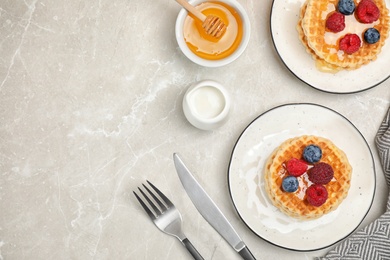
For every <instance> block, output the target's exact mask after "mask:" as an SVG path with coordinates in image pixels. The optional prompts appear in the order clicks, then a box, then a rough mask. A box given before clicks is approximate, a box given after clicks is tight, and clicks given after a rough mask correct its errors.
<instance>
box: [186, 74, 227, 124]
mask: <svg viewBox="0 0 390 260" xmlns="http://www.w3.org/2000/svg"><path fill="white" fill-rule="evenodd" d="M229 110H230V97H229V94H228V92H227V91H226V89H225V88H224V87H223V86H222V85H221V84H220V83H218V82H216V81H212V80H204V81H200V82H197V83H195V84H193V85H192V86H191V87H189V88H188V90H187V92H186V93H185V95H184V98H183V111H184V115H185V116H186V118H187V120H188V121H189V122H190V123H191V124H192V125H193V126H195V127H197V128H199V129H202V130H213V129H216V128H218V127H220V126H222V125H223V124H224V123H225V122H226V121H227V119H228V115H229Z"/></svg>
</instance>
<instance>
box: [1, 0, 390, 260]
mask: <svg viewBox="0 0 390 260" xmlns="http://www.w3.org/2000/svg"><path fill="white" fill-rule="evenodd" d="M239 2H240V3H241V4H242V5H243V6H244V8H245V9H246V10H247V12H248V15H249V16H250V19H251V23H252V35H251V40H250V42H249V45H248V47H247V49H246V51H245V52H244V54H243V55H242V56H241V57H240V58H239V59H238V60H236V61H235V62H233V63H231V64H230V65H227V66H225V67H222V68H213V69H207V68H203V67H200V66H198V65H196V64H194V63H192V62H191V61H189V60H188V59H187V58H186V57H185V56H184V55H183V54H182V53H181V51H180V50H179V48H178V46H177V43H176V40H175V37H174V24H175V19H176V16H177V13H178V12H179V10H180V6H179V5H178V4H177V3H176V2H175V1H173V0H154V1H151V0H146V1H145V0H114V1H108V0H99V1H85V0H78V1H75V0H68V1H56V0H55V1H47V0H39V1H38V0H24V1H21V0H2V1H0V25H1V26H0V35H1V42H0V54H1V55H0V57H1V58H0V259H137V260H138V259H148V260H149V259H191V257H190V256H189V254H188V253H187V251H186V250H185V248H184V247H182V246H181V245H180V243H179V242H178V241H177V240H176V239H174V238H173V237H169V236H167V235H165V234H163V233H162V232H160V231H159V230H158V229H157V228H156V227H155V226H154V225H153V224H152V222H151V221H150V220H149V219H148V218H147V216H146V214H145V213H144V212H143V210H142V209H141V207H140V206H139V205H138V203H137V201H136V200H135V198H134V196H133V194H132V191H133V190H135V189H136V187H137V186H138V185H140V184H141V183H142V182H144V181H145V180H146V179H148V180H150V181H152V182H153V183H154V184H156V185H157V186H158V187H159V188H160V189H161V190H162V191H164V192H165V193H167V195H168V196H169V197H170V198H171V199H172V200H173V202H174V203H175V204H176V206H177V207H178V208H179V209H180V211H181V213H182V215H183V219H184V223H183V228H184V230H185V232H186V234H187V235H188V237H189V238H190V240H191V241H192V242H193V243H194V245H195V246H196V247H197V249H198V250H199V252H201V253H202V255H203V256H204V257H205V259H240V257H239V256H238V255H237V254H236V253H235V252H234V251H233V250H232V249H231V248H230V247H229V246H228V244H227V243H226V242H225V241H224V240H223V239H222V238H221V237H220V235H219V234H218V233H216V232H215V230H214V229H213V228H212V227H211V226H210V225H209V224H208V223H207V222H206V221H205V220H204V219H203V218H202V217H201V215H200V214H199V213H198V212H197V210H196V209H195V207H194V206H193V204H192V203H191V201H190V199H189V198H188V196H187V195H186V194H185V191H184V190H183V188H182V186H181V183H180V181H179V179H178V177H177V175H176V172H175V169H174V166H173V162H172V153H173V152H180V153H181V154H182V155H183V156H185V157H186V158H188V159H187V163H188V165H189V167H190V168H192V169H196V173H197V176H198V177H199V178H200V179H201V181H202V183H205V187H204V188H205V189H206V190H207V191H208V192H209V193H210V196H211V197H212V198H213V199H214V200H215V202H216V203H217V204H218V206H219V207H220V208H221V210H222V211H223V212H224V213H225V214H226V216H227V218H228V219H229V220H230V222H231V223H232V225H233V226H234V227H235V228H236V229H237V232H238V233H239V234H240V236H241V237H242V238H243V240H244V241H245V242H246V243H247V244H248V246H249V248H250V249H251V250H252V252H253V254H254V255H255V256H256V257H257V258H258V259H270V258H271V257H272V258H275V259H276V258H277V259H284V258H285V257H287V256H288V257H289V259H312V258H313V257H315V256H320V255H323V254H324V253H325V252H326V251H327V250H329V249H325V250H321V251H314V252H306V253H302V252H294V251H289V250H285V249H281V248H278V247H276V246H274V245H271V244H269V243H268V242H266V241H264V240H262V239H261V238H259V237H258V236H256V235H255V234H254V233H252V232H251V231H250V230H249V229H248V228H247V227H246V226H245V224H244V223H243V222H242V221H241V220H240V218H239V217H238V215H237V214H236V212H235V209H234V207H233V205H232V202H231V200H230V196H229V191H228V184H227V169H228V163H229V159H230V154H231V151H232V149H233V146H234V144H235V142H236V140H237V138H238V137H239V135H240V133H241V132H242V131H243V129H244V128H245V127H246V126H247V125H248V124H249V123H250V122H251V121H252V120H253V119H254V118H255V117H257V116H258V115H259V114H261V113H263V112H265V111H266V110H268V109H270V108H272V107H275V106H278V105H281V104H285V103H291V102H310V103H318V104H320V105H323V106H327V107H329V108H332V109H334V110H336V111H338V112H340V113H341V114H343V115H344V116H345V117H347V118H348V119H349V120H350V121H351V122H352V123H353V124H355V126H356V127H357V128H358V129H359V130H360V131H361V132H362V134H363V135H364V137H365V138H366V139H367V141H368V143H369V145H370V147H371V149H372V151H373V155H374V159H375V164H376V168H377V172H376V174H377V192H376V194H375V197H374V203H373V206H372V208H371V210H370V212H369V214H368V215H367V217H366V219H365V220H364V221H363V223H362V224H361V226H364V225H366V224H367V223H369V222H371V221H372V220H374V219H375V218H377V217H378V216H379V215H381V214H382V213H383V212H384V210H385V204H386V203H385V200H386V194H387V187H386V186H385V183H384V177H383V172H382V170H381V168H380V165H379V161H378V156H377V153H376V149H375V147H374V142H373V139H374V136H375V133H376V131H377V128H378V126H379V124H380V122H381V120H382V118H383V116H384V114H385V112H386V111H387V108H388V107H389V104H390V103H389V100H390V92H389V89H390V80H387V81H385V82H383V83H382V84H380V85H379V86H377V87H375V88H373V89H370V90H367V91H364V92H361V93H355V94H347V95H340V94H329V93H325V92H321V91H318V90H316V89H313V88H311V87H309V86H308V85H306V84H304V83H303V82H302V81H300V80H299V79H297V78H296V77H294V76H293V75H292V74H291V73H290V72H289V71H288V70H287V69H286V68H285V66H284V65H283V63H282V61H281V60H280V58H279V56H278V55H277V53H276V51H275V49H274V47H273V44H272V40H271V37H270V31H269V13H270V8H271V0H267V1H255V0H239ZM387 44H389V43H387ZM203 79H212V80H218V81H219V82H221V83H222V84H223V85H224V86H225V87H226V88H227V90H228V91H229V93H230V94H231V97H232V110H231V114H230V118H229V121H228V122H227V123H226V124H225V125H224V126H223V127H221V128H219V129H217V130H215V131H201V130H198V129H196V128H194V127H193V126H192V125H190V124H189V123H188V122H187V120H186V119H185V117H184V114H183V111H182V106H181V104H182V98H183V95H184V93H185V91H186V89H187V88H188V87H189V86H190V85H191V84H192V83H193V82H195V81H198V80H203Z"/></svg>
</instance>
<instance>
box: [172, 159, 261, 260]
mask: <svg viewBox="0 0 390 260" xmlns="http://www.w3.org/2000/svg"><path fill="white" fill-rule="evenodd" d="M173 161H174V163H175V168H176V171H177V174H178V175H179V178H180V181H181V183H182V184H183V187H184V189H185V190H186V192H187V194H188V196H189V197H190V199H191V200H192V203H194V205H195V207H196V208H197V210H198V211H199V213H200V214H201V215H202V216H203V218H204V219H206V220H207V222H209V223H210V225H211V226H212V227H213V228H214V229H215V230H216V231H217V232H218V233H219V234H220V235H221V236H222V237H223V238H224V239H225V240H226V242H228V243H229V244H230V246H231V247H233V249H234V250H236V252H237V253H238V254H240V256H241V257H242V258H243V259H245V260H255V257H254V256H253V255H252V253H251V251H249V249H248V247H247V246H246V245H245V243H244V241H242V239H241V238H240V237H239V236H238V234H237V232H236V231H235V230H234V228H233V227H232V225H231V224H230V223H229V221H228V220H227V219H226V217H225V216H224V215H223V213H222V212H221V210H220V209H219V208H218V207H217V205H216V204H215V203H214V201H213V200H212V199H211V198H210V197H209V195H208V194H207V193H206V191H205V190H204V189H203V188H202V186H200V184H199V183H198V182H197V180H196V179H195V178H194V176H193V175H192V174H191V172H190V171H189V170H188V168H187V167H186V166H185V164H184V163H183V161H182V160H181V159H180V157H179V155H178V154H177V153H174V154H173Z"/></svg>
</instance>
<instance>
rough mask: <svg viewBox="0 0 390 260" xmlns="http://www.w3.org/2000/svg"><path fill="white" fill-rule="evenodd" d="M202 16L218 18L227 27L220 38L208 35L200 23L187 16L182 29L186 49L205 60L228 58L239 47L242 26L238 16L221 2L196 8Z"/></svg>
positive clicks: (206, 3)
mask: <svg viewBox="0 0 390 260" xmlns="http://www.w3.org/2000/svg"><path fill="white" fill-rule="evenodd" d="M196 8H197V9H198V10H199V11H201V12H202V13H203V14H204V15H206V16H208V15H214V16H217V17H219V18H220V19H221V20H222V21H223V22H224V24H225V25H226V26H227V29H226V32H225V33H224V34H223V35H222V37H220V38H216V37H213V36H211V35H208V34H207V33H206V31H205V30H204V28H203V27H202V22H201V21H199V20H198V19H197V18H195V17H193V16H192V15H191V14H189V15H188V16H187V17H186V19H185V21H184V27H183V33H184V40H185V42H186V44H187V46H188V48H189V49H190V50H191V51H192V52H193V53H194V54H196V55H197V56H199V57H201V58H204V59H207V60H219V59H223V58H226V57H228V56H229V55H230V54H232V53H233V52H234V51H235V50H236V49H237V48H238V46H239V45H240V43H241V40H242V35H243V24H242V19H241V17H240V15H239V14H238V13H237V12H236V10H235V9H234V8H232V7H231V6H229V5H227V4H225V3H222V2H204V3H201V4H199V5H197V6H196Z"/></svg>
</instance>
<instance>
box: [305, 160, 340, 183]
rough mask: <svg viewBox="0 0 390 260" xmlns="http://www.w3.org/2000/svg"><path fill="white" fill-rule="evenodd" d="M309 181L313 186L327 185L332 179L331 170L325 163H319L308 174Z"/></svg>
mask: <svg viewBox="0 0 390 260" xmlns="http://www.w3.org/2000/svg"><path fill="white" fill-rule="evenodd" d="M308 175H309V180H310V181H311V182H313V183H315V184H327V183H329V182H330V181H331V180H332V179H333V175H334V172H333V168H332V166H330V165H329V164H327V163H324V162H319V163H317V164H315V165H314V166H313V168H311V169H310V171H309V172H308Z"/></svg>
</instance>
